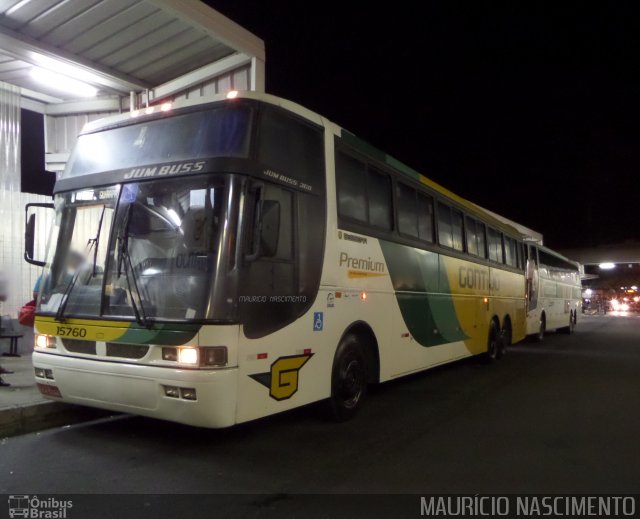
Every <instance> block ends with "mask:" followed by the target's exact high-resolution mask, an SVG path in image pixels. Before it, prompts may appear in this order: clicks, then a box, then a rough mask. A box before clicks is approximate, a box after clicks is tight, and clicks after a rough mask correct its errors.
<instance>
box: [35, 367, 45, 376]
mask: <svg viewBox="0 0 640 519" xmlns="http://www.w3.org/2000/svg"><path fill="white" fill-rule="evenodd" d="M34 370H35V372H36V377H37V378H46V377H45V374H44V369H42V368H34Z"/></svg>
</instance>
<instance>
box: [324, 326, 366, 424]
mask: <svg viewBox="0 0 640 519" xmlns="http://www.w3.org/2000/svg"><path fill="white" fill-rule="evenodd" d="M367 380H368V377H367V359H366V357H365V354H364V349H363V346H362V345H361V344H360V339H359V338H358V337H357V336H356V335H353V334H349V335H347V336H345V337H344V338H343V339H342V341H341V342H340V345H339V346H338V350H337V352H336V356H335V359H334V361H333V370H332V374H331V398H329V401H328V406H329V415H330V417H331V418H333V419H334V420H336V421H338V422H344V421H346V420H349V419H350V418H352V417H353V416H355V414H356V413H357V412H358V410H359V409H360V407H361V405H362V401H363V400H364V396H365V393H366V390H367Z"/></svg>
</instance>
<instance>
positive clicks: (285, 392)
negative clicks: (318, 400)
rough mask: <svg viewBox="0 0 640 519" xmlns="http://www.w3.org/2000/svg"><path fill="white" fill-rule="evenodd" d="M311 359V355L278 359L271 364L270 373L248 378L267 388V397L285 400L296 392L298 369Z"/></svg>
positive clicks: (257, 374)
mask: <svg viewBox="0 0 640 519" xmlns="http://www.w3.org/2000/svg"><path fill="white" fill-rule="evenodd" d="M311 357H313V353H308V354H304V355H290V356H287V357H280V358H278V359H277V360H276V361H275V362H274V363H273V364H271V371H269V372H267V373H256V374H255V375H249V376H250V377H251V378H252V379H253V380H255V381H256V382H259V383H260V384H262V385H263V386H265V387H267V388H269V396H270V397H271V398H273V399H274V400H278V401H280V400H287V399H288V398H291V397H292V396H293V395H295V394H296V392H297V391H298V379H299V373H300V369H301V368H302V366H304V365H305V364H306V363H307V362H308V361H309V359H310V358H311Z"/></svg>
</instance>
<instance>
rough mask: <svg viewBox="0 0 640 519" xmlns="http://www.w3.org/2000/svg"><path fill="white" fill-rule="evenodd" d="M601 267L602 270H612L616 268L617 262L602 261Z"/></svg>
mask: <svg viewBox="0 0 640 519" xmlns="http://www.w3.org/2000/svg"><path fill="white" fill-rule="evenodd" d="M599 267H600V268H601V269H602V270H611V269H614V268H616V265H615V263H600V265H599Z"/></svg>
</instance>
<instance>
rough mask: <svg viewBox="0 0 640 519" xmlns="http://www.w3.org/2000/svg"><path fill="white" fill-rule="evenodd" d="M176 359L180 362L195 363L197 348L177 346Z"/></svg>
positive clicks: (196, 360)
mask: <svg viewBox="0 0 640 519" xmlns="http://www.w3.org/2000/svg"><path fill="white" fill-rule="evenodd" d="M178 361H179V362H180V363H182V364H197V363H198V349H197V348H179V349H178Z"/></svg>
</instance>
